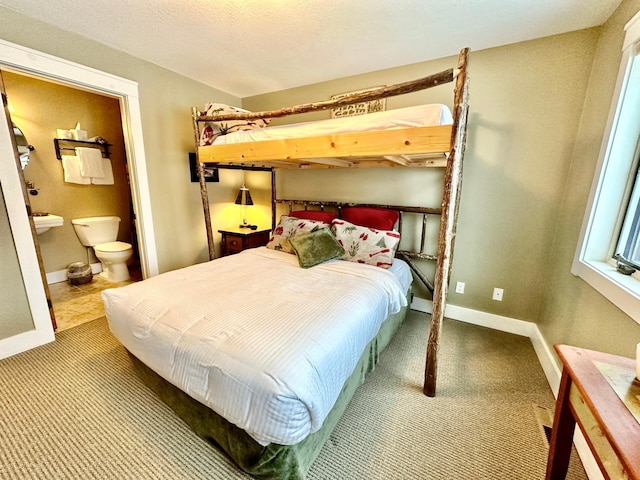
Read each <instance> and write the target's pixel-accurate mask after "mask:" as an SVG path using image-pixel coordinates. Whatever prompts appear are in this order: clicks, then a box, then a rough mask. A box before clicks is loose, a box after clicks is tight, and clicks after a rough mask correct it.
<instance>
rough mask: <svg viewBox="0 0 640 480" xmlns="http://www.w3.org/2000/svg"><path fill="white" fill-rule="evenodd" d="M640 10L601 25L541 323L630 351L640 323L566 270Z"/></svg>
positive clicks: (629, 2)
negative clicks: (631, 25)
mask: <svg viewBox="0 0 640 480" xmlns="http://www.w3.org/2000/svg"><path fill="white" fill-rule="evenodd" d="M639 10H640V1H639V0H625V1H624V2H622V4H621V5H620V7H619V8H618V9H617V11H616V12H615V13H614V15H613V16H612V17H611V18H610V19H609V21H608V22H607V23H606V24H605V25H604V26H603V28H602V33H601V35H600V38H599V42H598V45H597V50H596V52H595V56H594V59H593V68H592V71H591V77H590V80H589V88H588V90H587V94H586V97H585V103H584V109H583V112H582V117H581V118H580V122H579V130H578V133H577V138H576V142H575V149H574V150H573V151H572V152H571V155H570V156H569V159H570V161H571V163H570V171H569V174H568V177H567V181H566V184H565V186H564V189H563V190H564V196H563V199H562V203H561V204H560V208H559V213H560V215H559V217H558V221H557V230H556V235H555V241H554V243H553V248H552V249H551V254H552V256H553V258H554V259H555V261H554V262H553V263H552V264H551V265H550V267H551V270H550V272H549V275H548V286H547V288H546V292H545V298H544V300H545V305H544V310H543V312H542V315H541V316H540V319H539V324H540V329H541V331H542V333H543V334H544V336H545V338H546V339H547V341H548V342H549V343H552V344H553V343H568V344H574V345H580V346H583V347H587V348H592V349H596V350H603V351H607V352H611V353H616V354H620V355H624V356H628V357H633V356H634V352H635V344H636V343H638V342H640V325H638V324H637V323H636V322H635V321H633V320H632V319H631V318H630V317H628V316H627V315H625V314H624V313H623V312H622V311H621V310H619V309H618V308H617V307H615V306H614V305H613V304H612V303H611V302H609V301H608V300H607V299H605V298H604V297H603V296H602V295H600V294H599V293H598V292H596V291H595V290H594V289H592V288H591V287H590V286H589V285H587V284H586V283H585V282H584V281H583V280H581V279H580V278H578V277H574V276H573V275H571V273H570V268H571V262H572V260H573V256H574V253H575V248H576V245H577V243H578V236H579V234H580V228H581V225H582V219H583V216H584V212H585V208H586V203H587V199H588V196H589V190H590V188H591V182H592V180H593V173H594V169H595V166H596V162H597V160H598V154H599V151H600V145H601V142H602V136H603V133H604V129H605V125H606V121H607V116H608V114H609V107H610V105H611V98H612V95H613V90H614V87H615V82H616V77H617V75H618V69H619V67H620V60H621V58H622V51H621V49H622V40H623V37H624V31H623V28H624V25H625V23H626V22H627V21H629V20H630V19H631V17H632V16H633V15H635V14H636V12H638V11H639Z"/></svg>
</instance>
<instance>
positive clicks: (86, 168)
mask: <svg viewBox="0 0 640 480" xmlns="http://www.w3.org/2000/svg"><path fill="white" fill-rule="evenodd" d="M76 156H77V157H78V159H79V160H80V173H81V174H82V176H83V177H104V170H103V169H102V152H101V151H100V150H98V149H97V148H86V147H76Z"/></svg>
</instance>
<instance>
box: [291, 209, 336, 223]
mask: <svg viewBox="0 0 640 480" xmlns="http://www.w3.org/2000/svg"><path fill="white" fill-rule="evenodd" d="M289 216H290V217H296V218H306V219H308V220H317V221H319V222H324V223H329V224H330V223H331V222H332V221H333V219H334V218H336V216H337V215H336V214H335V213H332V212H322V211H320V210H295V211H293V212H289Z"/></svg>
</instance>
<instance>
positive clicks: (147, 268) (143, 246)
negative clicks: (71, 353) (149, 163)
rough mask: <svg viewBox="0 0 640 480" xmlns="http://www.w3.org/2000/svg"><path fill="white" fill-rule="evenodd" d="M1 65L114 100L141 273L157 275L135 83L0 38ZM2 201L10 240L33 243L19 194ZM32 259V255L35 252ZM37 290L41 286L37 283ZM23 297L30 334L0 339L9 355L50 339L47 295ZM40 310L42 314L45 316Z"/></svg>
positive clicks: (33, 272) (29, 268)
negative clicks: (7, 214)
mask: <svg viewBox="0 0 640 480" xmlns="http://www.w3.org/2000/svg"><path fill="white" fill-rule="evenodd" d="M0 68H6V69H9V70H11V71H14V72H17V73H24V74H27V75H30V76H33V77H36V78H39V79H42V80H47V81H51V82H54V83H57V84H62V85H67V86H70V87H75V88H79V89H82V90H85V91H90V92H94V93H97V94H100V95H105V96H109V97H112V98H114V99H117V101H118V102H119V106H120V115H121V118H120V122H119V123H120V125H121V127H122V132H123V134H124V138H123V143H124V150H125V157H126V164H127V168H128V172H129V178H130V183H131V191H130V193H131V202H132V205H133V207H132V211H133V219H134V222H135V227H136V228H135V231H136V233H137V237H138V242H137V244H138V245H139V247H140V248H139V255H140V267H141V272H142V277H144V278H147V277H149V276H153V275H156V274H157V273H158V260H157V252H156V244H155V238H154V230H153V220H152V215H151V204H150V196H149V186H148V180H147V170H146V160H145V155H144V147H143V141H142V125H141V116H140V105H139V101H138V87H137V84H136V83H135V82H132V81H129V80H126V79H122V78H119V77H115V76H113V75H111V74H107V73H103V72H100V71H97V70H94V69H90V68H87V67H84V66H82V65H79V64H75V63H73V62H69V61H66V60H64V59H60V58H57V57H53V56H51V55H47V54H44V53H41V52H38V51H35V50H32V49H28V48H26V47H22V46H19V45H15V44H12V43H10V42H5V41H2V40H0ZM61 127H62V126H61ZM0 139H1V140H2V141H3V142H4V141H5V140H7V141H8V142H9V144H10V143H11V142H10V137H9V131H8V126H4V127H3V131H0ZM3 175H9V176H11V174H10V172H9V171H7V172H5V173H3ZM0 180H5V178H4V177H3V178H1V179H0ZM12 182H14V180H12ZM14 183H15V182H14ZM36 187H37V186H36ZM15 189H17V186H16V188H14V189H13V190H15ZM6 201H7V203H9V205H8V209H9V210H10V211H15V212H17V213H16V214H13V215H10V222H11V228H12V231H13V233H14V235H13V242H14V243H15V244H16V245H21V248H23V247H24V246H25V245H28V244H33V237H32V235H31V229H30V227H29V217H28V216H27V215H25V214H24V201H23V199H22V197H21V195H20V196H18V195H8V196H7V197H6ZM20 210H22V212H23V213H22V214H20V213H19V212H20ZM32 257H35V254H33V255H32ZM21 270H22V275H23V277H24V278H36V277H39V268H38V267H37V265H36V266H35V267H34V265H33V263H29V264H27V263H24V264H23V265H21ZM36 283H37V282H36ZM34 288H35V290H38V286H37V284H36V285H34ZM39 290H40V291H41V290H42V286H41V285H40V287H39ZM28 298H29V304H30V307H31V312H32V315H33V323H34V331H33V333H34V335H30V334H26V335H25V334H20V335H15V336H8V337H6V338H0V351H3V352H7V354H14V353H18V352H20V351H24V350H28V349H30V348H33V347H35V346H38V345H41V344H43V343H46V342H47V341H51V337H50V335H49V333H48V332H50V331H51V330H52V327H51V321H50V319H49V318H48V316H49V315H48V309H47V308H46V298H45V297H44V296H43V295H41V294H38V295H28ZM43 307H44V308H43ZM45 312H46V313H45ZM45 314H46V317H47V318H44V316H45ZM41 317H42V318H41ZM27 333H28V332H27Z"/></svg>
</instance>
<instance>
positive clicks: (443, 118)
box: [200, 104, 453, 145]
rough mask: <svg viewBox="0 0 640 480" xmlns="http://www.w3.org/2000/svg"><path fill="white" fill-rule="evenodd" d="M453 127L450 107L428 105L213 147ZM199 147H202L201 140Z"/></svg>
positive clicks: (253, 133) (241, 137) (264, 132)
mask: <svg viewBox="0 0 640 480" xmlns="http://www.w3.org/2000/svg"><path fill="white" fill-rule="evenodd" d="M452 123H453V116H452V115H451V110H449V107H447V106H446V105H442V104H427V105H417V106H413V107H406V108H399V109H395V110H387V111H384V112H375V113H368V114H366V115H358V116H354V117H343V118H331V119H327V120H318V121H314V122H304V123H294V124H289V125H279V126H275V127H265V128H255V129H250V130H241V131H236V132H232V133H229V134H227V135H221V136H219V137H217V138H216V139H215V140H214V142H213V145H225V144H236V143H246V142H258V141H261V140H282V139H287V138H303V137H315V136H323V135H336V134H341V133H350V132H368V131H375V130H390V129H396V128H407V127H422V126H431V125H451V124H452ZM200 144H201V145H205V143H204V142H203V140H202V139H201V142H200Z"/></svg>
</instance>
